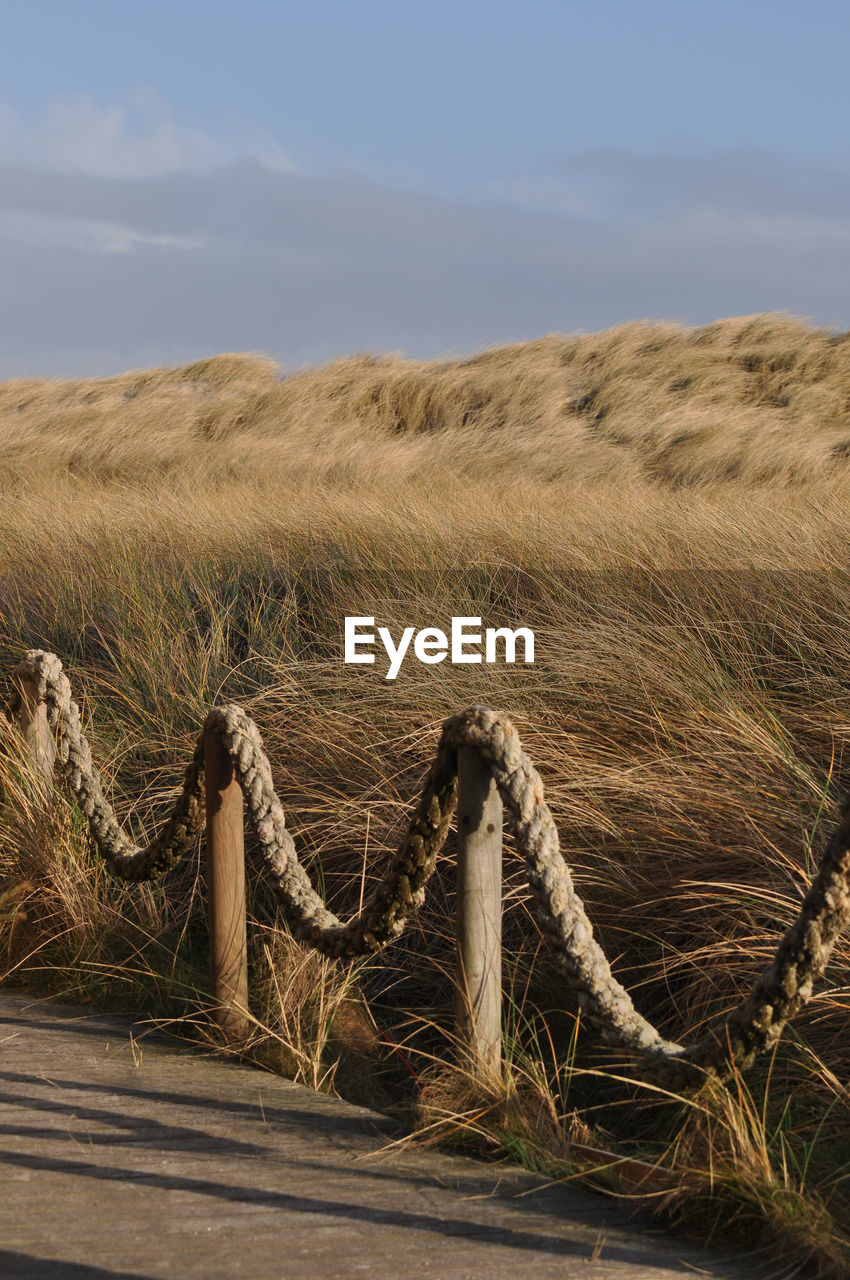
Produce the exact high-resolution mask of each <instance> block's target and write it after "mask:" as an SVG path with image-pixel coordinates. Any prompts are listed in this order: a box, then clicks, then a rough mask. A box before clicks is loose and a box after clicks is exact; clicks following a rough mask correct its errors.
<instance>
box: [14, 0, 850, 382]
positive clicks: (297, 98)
mask: <svg viewBox="0 0 850 1280" xmlns="http://www.w3.org/2000/svg"><path fill="white" fill-rule="evenodd" d="M3 27H4V40H3V45H2V49H0V376H5V377H8V376H15V375H26V374H46V375H54V374H56V375H81V376H89V375H94V374H102V373H110V372H118V371H120V370H122V369H124V368H128V367H141V366H146V365H149V364H152V363H174V362H177V361H182V360H188V359H194V358H196V357H198V356H202V355H209V354H212V353H214V352H216V351H223V350H261V351H265V352H268V353H269V354H271V355H273V356H274V357H275V358H277V359H279V360H280V361H281V362H282V363H283V364H284V366H285V367H294V366H297V365H299V364H302V363H309V362H315V361H320V360H325V359H330V358H332V357H334V356H336V355H342V354H347V353H351V352H354V351H358V350H364V349H371V350H401V351H406V352H409V353H410V354H413V355H417V356H437V355H441V354H451V353H458V352H466V351H472V350H478V349H480V348H482V347H484V346H488V345H492V344H494V343H497V342H505V341H517V340H521V339H523V338H533V337H536V336H539V335H540V334H542V333H546V332H552V331H561V332H570V331H574V330H576V329H583V330H589V329H595V328H600V327H604V326H607V325H609V324H615V323H619V322H622V321H625V320H629V319H638V318H668V319H677V320H683V321H686V322H688V323H701V322H705V321H708V320H712V319H715V318H718V317H719V316H723V315H732V314H742V313H749V312H753V311H765V310H787V311H792V312H795V313H797V314H803V315H808V316H810V317H812V318H813V319H814V320H816V321H818V322H820V323H824V324H829V325H834V326H838V327H850V296H848V294H847V291H846V289H845V287H844V283H845V281H846V280H847V279H848V278H850V147H848V143H847V140H846V126H847V120H848V116H850V111H848V107H850V90H848V76H847V73H846V66H847V61H848V52H850V6H848V5H847V4H846V0H842V3H834V2H833V0H810V3H808V4H807V5H805V6H803V5H802V4H800V3H799V2H797V3H788V2H779V3H777V2H774V3H771V4H766V3H761V0H759V2H757V3H752V2H751V3H747V0H739V2H738V3H737V4H732V3H727V2H726V0H714V2H713V3H702V2H701V0H691V2H689V3H683V2H682V0H679V2H677V3H669V2H661V0H641V3H637V2H634V3H630V2H627V0H593V3H581V4H579V3H572V2H571V0H563V2H561V3H556V2H555V0H527V2H526V3H525V4H523V5H522V6H519V5H518V4H515V3H514V4H511V5H508V4H505V3H500V2H498V0H491V2H490V3H479V0H455V3H453V4H448V3H445V2H444V0H431V3H429V4H428V5H427V6H426V5H424V4H421V3H417V4H405V3H403V0H396V2H395V3H384V2H383V0H381V2H376V0H361V2H360V3H357V4H353V3H352V4H348V3H331V2H330V0H313V2H312V3H311V4H309V5H306V4H302V3H299V4H297V5H296V4H288V3H269V2H263V0H245V2H243V3H241V4H240V5H238V6H237V5H235V4H229V3H221V2H219V0H206V2H205V3H198V2H196V0H172V3H171V4H165V3H162V2H161V0H148V2H147V3H146V4H145V5H144V6H142V5H138V4H136V3H132V4H131V3H125V2H123V0H112V2H111V3H107V2H104V0H96V2H95V0H74V3H68V0H64V2H63V3H56V2H54V0H40V3H39V4H37V5H7V6H4V13H3Z"/></svg>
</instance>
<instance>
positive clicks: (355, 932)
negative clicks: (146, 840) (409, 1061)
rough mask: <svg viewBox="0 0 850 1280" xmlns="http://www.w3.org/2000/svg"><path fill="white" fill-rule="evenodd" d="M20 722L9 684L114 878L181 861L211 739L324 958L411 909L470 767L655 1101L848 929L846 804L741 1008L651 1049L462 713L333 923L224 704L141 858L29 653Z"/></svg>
mask: <svg viewBox="0 0 850 1280" xmlns="http://www.w3.org/2000/svg"><path fill="white" fill-rule="evenodd" d="M15 678H16V682H17V685H18V689H19V692H18V693H17V694H16V697H15V700H13V705H12V710H13V711H14V710H16V709H18V710H19V709H20V706H21V698H22V695H21V693H20V689H22V688H23V687H24V682H27V683H28V684H29V687H30V689H31V690H32V691H33V695H34V697H35V699H36V701H37V703H38V704H43V705H44V707H45V708H46V718H47V726H48V728H49V731H50V734H51V735H52V739H53V742H54V743H55V751H56V757H57V759H58V762H59V765H60V768H61V771H62V773H63V775H64V779H65V782H66V784H67V785H68V787H69V789H70V790H71V792H72V793H73V794H74V796H75V797H76V799H77V802H78V804H79V806H80V809H81V810H82V812H83V814H84V815H85V817H86V819H87V821H88V825H89V830H90V832H91V836H92V839H93V842H94V845H95V847H96V848H97V850H98V852H99V853H100V855H101V856H102V857H103V858H104V860H105V861H106V863H107V865H108V866H109V868H110V869H111V871H112V872H113V873H114V874H115V875H116V876H119V877H121V878H123V879H126V880H134V881H139V880H148V879H153V878H157V877H159V876H162V875H164V874H165V873H166V872H167V871H168V870H169V869H170V868H172V867H174V866H175V865H176V864H177V863H178V862H179V861H180V859H181V858H182V857H183V856H184V855H185V854H186V853H187V852H188V851H189V849H191V848H192V846H193V845H194V843H195V840H196V839H197V837H198V835H199V834H200V832H201V831H202V829H203V827H204V825H205V817H204V802H203V783H204V770H205V763H204V744H205V741H209V738H210V737H211V736H212V737H213V738H214V739H216V740H217V742H218V743H219V745H220V747H221V749H222V750H223V752H224V753H225V755H226V756H227V758H228V759H229V761H230V762H231V765H232V770H233V775H234V777H235V779H236V781H237V782H238V784H239V787H240V788H241V791H242V794H243V797H244V802H245V807H246V808H247V811H248V816H249V819H250V823H251V826H252V828H253V830H254V833H255V835H256V837H257V840H258V841H259V844H260V847H261V849H262V856H263V859H264V861H265V863H266V865H267V867H268V868H269V870H270V872H271V874H272V877H273V879H274V882H275V886H276V892H277V898H278V901H279V903H280V906H281V909H282V911H283V914H284V917H285V919H286V921H287V923H288V924H289V926H290V928H291V929H292V931H293V933H294V934H295V936H296V937H297V938H298V939H299V940H301V941H302V942H304V943H307V944H309V945H310V946H313V947H315V948H316V949H317V950H319V951H321V952H323V953H324V954H326V955H328V956H332V957H347V958H351V957H355V956H360V955H364V954H368V953H370V952H374V951H377V950H379V949H381V948H382V947H384V946H385V945H386V944H387V943H389V942H390V941H392V939H394V938H396V937H398V936H399V934H400V933H401V932H402V930H403V929H404V926H405V923H406V921H407V919H408V917H409V916H410V915H411V913H412V912H413V911H415V910H416V909H417V908H418V907H419V906H420V905H421V904H422V902H423V901H424V897H425V886H426V885H427V883H428V880H429V879H430V877H431V875H432V873H433V871H434V868H435V865H436V860H437V856H438V854H439V852H440V850H441V848H442V846H443V844H444V842H445V839H446V836H447V834H448V830H449V824H450V822H451V818H452V815H453V812H454V809H455V804H456V778H457V772H458V753H459V752H460V751H463V750H471V751H473V752H475V753H477V755H478V757H480V760H481V761H482V763H483V765H484V766H485V767H486V769H487V770H489V773H490V775H491V777H492V779H493V782H494V783H495V787H496V789H497V791H498V793H499V796H500V797H501V799H502V801H503V803H504V805H505V808H506V809H507V811H508V818H509V822H510V825H511V827H512V830H513V833H514V836H515V839H516V844H517V849H518V851H519V852H520V853H521V854H522V856H523V857H524V859H525V867H526V873H527V877H528V883H529V886H530V888H531V891H532V894H533V897H534V900H535V904H536V908H537V919H538V921H539V923H540V925H541V927H542V930H543V933H544V936H545V938H546V940H547V942H548V944H549V946H550V948H551V950H552V952H553V954H554V957H555V960H556V963H557V964H558V966H559V968H560V969H561V971H562V972H563V973H564V975H565V977H566V980H567V983H568V985H569V986H570V988H571V989H572V990H573V991H575V992H576V994H577V997H578V1001H579V1004H580V1005H581V1007H582V1008H583V1010H584V1013H585V1014H586V1016H587V1017H588V1018H589V1019H590V1021H591V1022H592V1023H593V1024H594V1025H595V1026H596V1027H597V1028H598V1029H599V1030H600V1031H601V1034H602V1037H603V1039H604V1040H605V1041H606V1042H607V1043H609V1044H611V1045H613V1046H615V1047H617V1048H619V1049H622V1050H625V1051H627V1052H628V1053H629V1054H630V1055H632V1057H633V1058H634V1065H635V1069H636V1071H637V1073H638V1074H639V1075H640V1076H642V1077H643V1078H645V1079H649V1080H651V1081H653V1082H655V1083H658V1084H661V1085H663V1086H665V1087H670V1088H688V1087H694V1086H696V1085H698V1084H699V1083H700V1082H701V1081H702V1080H704V1079H705V1076H706V1075H713V1076H717V1077H720V1078H725V1077H727V1076H728V1075H729V1074H730V1073H731V1072H732V1071H733V1070H735V1069H743V1068H746V1067H748V1066H750V1065H751V1064H752V1063H753V1061H754V1060H755V1059H756V1057H757V1056H758V1055H759V1054H760V1053H762V1052H763V1051H764V1050H765V1049H767V1048H768V1047H770V1046H771V1045H772V1044H773V1043H775V1041H776V1040H777V1039H778V1038H779V1036H780V1035H781V1032H782V1029H783V1027H784V1026H785V1024H786V1023H787V1022H788V1020H789V1019H790V1018H792V1017H794V1015H795V1014H796V1013H798V1012H799V1010H800V1009H801V1008H802V1007H803V1005H804V1004H805V1003H806V1002H807V1001H808V999H809V998H810V996H811V994H812V990H813V986H814V983H815V981H816V979H817V978H818V977H820V976H821V975H822V974H823V972H824V970H825V968H826V965H827V962H828V960H829V956H830V953H831V951H832V948H833V945H834V943H835V941H836V939H837V938H838V936H839V934H840V933H841V931H842V930H843V929H844V927H845V926H846V924H847V922H848V919H850V795H848V796H846V797H845V799H844V802H843V804H842V807H841V812H840V818H839V821H838V824H837V826H836V827H835V829H834V831H833V832H832V835H831V836H830V838H829V839H828V841H827V842H826V845H825V848H824V852H823V855H822V858H821V863H820V867H819V870H818V874H817V876H816V878H815V879H814V881H813V883H812V885H811V887H810V888H809V890H808V892H807V894H806V896H805V898H804V900H803V903H802V905H801V908H800V911H799V914H798V916H797V918H796V920H795V921H794V922H793V923H792V924H791V926H790V927H789V928H788V930H787V931H786V933H785V934H784V936H783V937H782V938H781V940H780V942H779V944H778V947H777V949H776V952H775V954H774V956H773V959H772V961H771V962H770V964H768V966H767V967H766V968H765V969H764V970H763V971H762V973H761V974H759V976H758V977H757V978H756V980H755V982H754V984H753V987H752V990H751V991H750V993H749V995H748V996H746V997H745V999H743V1000H742V1001H741V1002H740V1004H739V1005H738V1006H737V1007H736V1008H734V1009H732V1010H731V1011H730V1012H729V1013H728V1014H727V1015H726V1017H725V1018H723V1019H722V1020H721V1021H720V1022H719V1023H718V1024H717V1025H716V1026H713V1027H710V1028H709V1029H708V1030H707V1031H706V1032H705V1033H704V1034H703V1035H702V1036H700V1038H699V1039H697V1040H696V1041H695V1042H694V1043H692V1044H690V1045H687V1046H682V1045H679V1044H677V1043H674V1042H671V1041H668V1040H665V1039H664V1038H663V1037H662V1036H661V1034H660V1033H659V1032H658V1030H657V1029H656V1028H655V1027H654V1026H653V1025H652V1023H651V1022H649V1021H648V1020H647V1019H646V1018H645V1017H643V1015H642V1014H640V1013H639V1012H638V1011H637V1010H636V1009H635V1007H634V1004H633V1002H632V999H631V996H630V995H629V993H628V992H627V991H626V989H625V988H624V987H623V986H622V985H621V984H620V983H619V982H618V981H617V979H616V978H615V977H614V975H613V974H612V972H611V968H610V965H609V963H608V960H607V957H606V956H605V953H604V951H603V950H602V948H601V946H600V945H599V943H598V942H597V941H596V939H595V938H594V936H593V928H592V925H591V923H590V921H589V919H588V917H587V914H586V912H585V909H584V905H583V903H582V901H581V899H580V897H579V896H578V894H577V893H576V890H575V888H574V885H573V881H572V876H571V874H570V870H569V867H568V865H567V863H566V861H565V859H564V857H563V854H562V853H561V851H560V847H559V842H558V833H557V829H556V827H555V823H554V819H553V817H552V813H551V811H550V809H549V806H548V804H547V803H546V800H545V798H544V792H543V783H542V781H541V779H540V775H539V774H538V772H537V770H536V768H535V767H534V765H533V764H532V762H531V761H530V759H529V758H528V756H527V755H526V754H525V752H524V751H523V749H522V746H521V744H520V740H519V735H518V733H517V731H516V729H515V728H514V726H513V724H512V723H511V721H510V720H509V719H508V718H507V717H506V716H504V715H502V714H500V713H499V712H496V711H493V710H491V709H490V708H488V707H485V706H472V707H470V708H468V709H467V710H465V711H462V712H460V713H459V714H457V715H454V716H451V717H450V718H449V719H448V720H446V721H445V723H444V725H443V730H442V734H441V737H440V741H439V744H438V747H437V751H436V754H435V757H434V760H433V762H432V764H431V768H430V771H429V773H428V776H427V779H426V781H425V784H424V787H423V791H422V794H421V796H420V798H419V801H418V804H417V806H416V809H415V811H414V813H413V816H412V818H411V820H410V824H409V827H408V830H407V833H406V835H405V836H404V838H403V840H402V842H401V844H400V846H399V848H398V850H397V852H396V853H395V855H394V857H393V858H392V861H391V863H390V866H389V868H388V870H387V872H386V874H385V876H384V878H383V880H382V881H381V882H380V883H379V884H378V885H377V887H376V888H375V889H374V890H373V892H372V894H371V895H370V897H369V898H368V900H367V901H366V902H365V904H364V905H363V907H362V909H361V910H360V911H359V913H358V914H357V915H355V916H353V917H352V918H351V919H350V920H348V921H347V922H345V923H343V922H342V921H341V920H340V919H339V918H338V917H337V916H336V915H334V914H333V912H331V911H330V910H328V908H327V906H326V905H325V902H324V900H323V899H322V897H321V896H320V895H319V894H318V893H317V892H316V890H315V889H314V888H313V886H312V884H311V881H310V878H309V876H308V874H307V872H306V871H305V869H304V868H303V867H302V866H301V864H300V862H299V861H298V855H297V852H296V849H295V844H294V841H293V839H292V836H291V834H290V832H289V831H288V830H287V829H286V824H285V818H284V812H283V806H282V805H281V802H280V800H279V798H278V796H277V794H276V792H275V789H274V784H273V781H272V773H271V766H270V763H269V760H268V757H267V755H266V753H265V751H264V749H263V744H262V739H261V737H260V732H259V729H258V728H257V725H256V724H255V723H254V721H253V720H252V719H251V717H250V716H249V715H248V714H247V713H246V712H245V711H244V710H243V709H242V708H241V707H239V706H236V705H235V704H232V703H231V704H228V705H226V706H221V707H214V708H212V709H211V710H210V711H209V713H208V714H207V717H206V719H205V721H204V724H203V726H202V729H201V732H200V734H199V736H198V739H197V744H196V746H195V749H194V751H193V754H192V758H191V760H190V762H189V765H188V767H187V769H186V773H185V777H184V781H183V788H182V791H181V793H180V796H179V797H178V799H177V801H176V803H175V805H174V809H173V811H172V814H171V816H170V817H169V818H168V819H167V820H166V822H165V823H164V825H163V827H162V828H161V830H160V832H159V834H158V835H157V836H156V838H155V839H154V840H153V841H152V843H151V844H149V845H148V846H147V848H141V847H139V846H137V845H134V844H133V843H132V842H131V841H130V840H129V839H128V837H127V836H126V835H125V833H124V832H123V830H122V829H121V826H120V824H119V822H118V819H117V818H116V816H115V813H114V810H113V809H112V806H111V805H110V804H109V802H108V800H107V799H106V797H105V796H104V794H103V789H102V786H101V782H100V775H99V773H98V770H97V768H96V766H95V765H94V763H93V761H92V757H91V750H90V747H89V743H88V741H87V739H86V737H85V735H84V733H83V731H82V725H81V719H80V711H79V707H78V706H77V704H76V703H75V702H74V700H73V698H72V696H71V685H70V682H69V680H68V678H67V676H66V675H65V673H64V671H63V670H62V663H61V662H60V660H59V658H58V657H57V656H56V655H55V654H53V653H48V652H46V651H45V650H43V649H33V650H30V651H29V652H28V653H27V654H26V657H25V659H24V661H23V663H22V664H21V666H19V667H18V668H17V670H16V672H15Z"/></svg>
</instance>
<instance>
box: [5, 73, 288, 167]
mask: <svg viewBox="0 0 850 1280" xmlns="http://www.w3.org/2000/svg"><path fill="white" fill-rule="evenodd" d="M242 155H245V156H252V157H253V158H255V159H257V160H259V161H261V163H263V164H264V165H266V166H267V167H268V168H271V169H278V170H283V171H287V170H290V169H291V168H292V163H291V161H290V160H289V158H288V156H287V155H286V154H285V153H284V152H283V150H282V149H281V148H280V146H279V145H278V144H277V142H275V140H274V139H273V138H272V137H271V136H270V135H269V134H268V133H266V132H265V131H264V130H263V129H261V128H260V127H259V126H258V125H256V124H254V123H252V122H241V123H239V124H236V123H234V124H232V125H231V126H230V127H229V128H227V129H225V130H224V131H222V132H219V133H210V132H207V131H204V130H201V129H193V128H191V127H188V126H186V125H185V124H182V123H180V122H178V121H177V120H175V118H174V116H173V115H172V113H171V111H170V109H169V107H168V105H167V104H166V103H165V102H163V101H162V100H161V99H160V98H159V97H158V96H157V95H156V94H153V93H149V92H141V91H137V92H135V93H132V94H130V95H128V97H127V99H126V100H125V101H123V102H117V103H109V104H107V105H100V104H99V103H96V102H94V101H93V100H92V99H91V98H90V97H87V96H86V95H84V94H80V95H77V96H75V97H69V98H56V99H54V100H53V101H51V102H49V103H47V104H46V106H45V107H44V108H43V109H42V110H41V111H40V112H38V113H37V114H35V115H32V116H29V117H27V116H25V115H23V114H22V113H20V112H17V111H15V110H13V109H12V107H11V106H9V105H8V104H6V105H3V104H0V161H5V162H6V163H11V164H27V165H36V166H39V167H40V168H45V169H50V170H54V171H56V172H58V173H83V174H91V175H98V176H101V177H112V178H151V177H156V176H159V175H162V174H168V173H178V172H181V171H183V170H187V169H209V168H212V167H214V166H216V165H221V164H225V163H227V161H229V160H232V159H234V158H236V157H237V156H242Z"/></svg>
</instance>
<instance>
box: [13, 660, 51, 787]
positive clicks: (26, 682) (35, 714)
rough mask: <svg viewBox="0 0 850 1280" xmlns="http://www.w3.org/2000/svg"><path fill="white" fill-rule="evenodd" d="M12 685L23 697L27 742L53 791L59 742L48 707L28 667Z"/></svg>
mask: <svg viewBox="0 0 850 1280" xmlns="http://www.w3.org/2000/svg"><path fill="white" fill-rule="evenodd" d="M12 682H13V684H14V685H15V687H16V688H17V690H18V692H19V693H20V695H21V705H20V708H19V710H18V723H19V724H20V726H21V733H22V735H23V739H24V742H25V743H26V745H27V750H28V751H29V753H30V757H31V759H32V762H33V764H34V765H35V767H36V769H37V770H38V772H39V774H40V775H41V777H42V779H43V780H44V782H45V783H46V786H47V789H48V790H49V788H50V786H51V784H52V782H53V765H54V763H55V760H56V743H55V742H54V741H53V734H52V733H51V732H50V729H49V727H48V724H47V707H46V705H45V703H44V702H40V701H39V697H38V685H37V683H36V678H35V676H34V675H33V674H32V672H31V671H30V670H29V669H28V668H27V667H25V666H20V667H18V668H17V669H16V670H15V671H14V672H13V673H12Z"/></svg>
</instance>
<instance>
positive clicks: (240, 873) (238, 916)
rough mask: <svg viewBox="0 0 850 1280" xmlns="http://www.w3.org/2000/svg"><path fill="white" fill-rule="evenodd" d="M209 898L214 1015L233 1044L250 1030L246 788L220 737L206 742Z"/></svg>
mask: <svg viewBox="0 0 850 1280" xmlns="http://www.w3.org/2000/svg"><path fill="white" fill-rule="evenodd" d="M204 778H205V801H206V811H207V899H208V912H209V932H210V984H211V988H212V995H213V999H214V1001H215V1006H214V1010H213V1016H214V1017H215V1020H216V1022H217V1023H218V1025H219V1026H220V1027H221V1029H222V1030H223V1031H224V1032H225V1033H226V1034H227V1035H228V1036H231V1037H233V1038H234V1039H244V1038H245V1036H247V1034H248V1032H249V1030H250V1025H251V1023H250V1019H249V1017H248V944H247V928H246V922H245V820H244V815H243V805H242V788H241V787H240V786H239V783H238V782H237V781H236V778H235V777H234V776H233V765H232V764H231V761H230V757H229V756H228V754H227V751H226V749H225V747H224V744H223V743H222V741H221V738H220V737H219V736H218V734H214V733H211V732H209V731H208V732H207V733H206V735H205V737H204Z"/></svg>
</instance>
